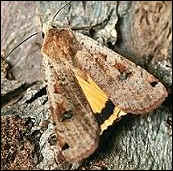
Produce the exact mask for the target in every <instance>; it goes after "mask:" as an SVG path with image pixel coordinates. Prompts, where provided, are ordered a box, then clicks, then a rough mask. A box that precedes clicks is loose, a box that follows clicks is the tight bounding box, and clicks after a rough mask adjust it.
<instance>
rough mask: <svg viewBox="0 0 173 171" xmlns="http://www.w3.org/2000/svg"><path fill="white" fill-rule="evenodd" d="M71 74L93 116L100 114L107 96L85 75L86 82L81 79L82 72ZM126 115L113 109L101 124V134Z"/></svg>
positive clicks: (116, 108) (75, 71)
mask: <svg viewBox="0 0 173 171" xmlns="http://www.w3.org/2000/svg"><path fill="white" fill-rule="evenodd" d="M73 72H74V73H75V76H76V78H77V80H78V82H79V85H80V87H81V88H82V90H83V92H84V94H85V96H86V98H87V100H88V102H89V104H90V106H91V109H92V110H93V112H94V113H95V114H101V111H102V109H104V107H105V105H106V102H107V101H108V97H107V95H106V94H105V93H104V91H103V90H101V88H100V87H99V86H98V85H97V84H96V83H95V82H94V81H93V80H92V79H91V77H89V76H88V75H87V80H86V79H84V78H82V72H81V71H79V70H76V69H74V70H73ZM123 115H126V113H125V112H123V111H122V110H121V109H120V108H118V107H115V108H114V112H113V114H112V115H111V116H110V117H109V118H108V119H107V120H105V121H104V122H103V123H102V124H101V126H100V127H101V134H102V133H103V131H104V130H106V129H107V128H108V126H110V125H112V124H113V122H114V121H115V120H116V119H117V118H119V117H120V116H123Z"/></svg>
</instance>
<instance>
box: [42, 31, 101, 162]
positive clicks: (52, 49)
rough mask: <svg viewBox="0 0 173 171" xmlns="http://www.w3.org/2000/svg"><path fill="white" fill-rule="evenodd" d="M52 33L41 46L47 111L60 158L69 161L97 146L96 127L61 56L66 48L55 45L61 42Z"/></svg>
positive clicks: (87, 105) (86, 154)
mask: <svg viewBox="0 0 173 171" xmlns="http://www.w3.org/2000/svg"><path fill="white" fill-rule="evenodd" d="M49 33H50V34H49ZM54 33H55V34H54ZM56 36H57V34H56V32H51V30H50V32H48V33H47V34H46V35H45V39H44V42H43V46H42V53H43V55H44V57H43V64H44V67H45V69H44V70H45V76H46V80H47V85H48V87H47V90H48V100H49V105H50V111H51V114H52V117H53V121H54V122H55V123H56V134H57V139H58V141H57V143H58V146H60V147H61V151H62V153H61V154H62V156H63V158H64V159H65V160H66V161H69V162H74V161H80V160H82V159H84V158H87V157H88V156H89V155H91V154H92V153H93V152H94V151H95V149H96V148H97V146H98V142H99V134H100V128H99V127H98V124H97V122H96V120H95V118H94V115H93V112H92V110H91V108H90V106H89V104H88V102H87V100H86V98H85V96H84V94H83V92H82V90H81V88H80V86H79V85H78V84H77V80H76V78H75V75H74V73H73V71H72V70H71V68H70V67H69V65H68V64H67V63H68V62H67V60H64V58H63V57H64V54H65V53H67V52H68V48H67V49H65V47H64V49H61V47H57V44H59V43H60V44H62V43H63V42H62V43H61V38H60V39H56ZM57 41H58V42H57ZM59 41H60V42H59ZM67 41H68V40H67ZM57 51H59V52H57ZM70 55H74V54H73V53H67V56H66V57H69V56H70Z"/></svg>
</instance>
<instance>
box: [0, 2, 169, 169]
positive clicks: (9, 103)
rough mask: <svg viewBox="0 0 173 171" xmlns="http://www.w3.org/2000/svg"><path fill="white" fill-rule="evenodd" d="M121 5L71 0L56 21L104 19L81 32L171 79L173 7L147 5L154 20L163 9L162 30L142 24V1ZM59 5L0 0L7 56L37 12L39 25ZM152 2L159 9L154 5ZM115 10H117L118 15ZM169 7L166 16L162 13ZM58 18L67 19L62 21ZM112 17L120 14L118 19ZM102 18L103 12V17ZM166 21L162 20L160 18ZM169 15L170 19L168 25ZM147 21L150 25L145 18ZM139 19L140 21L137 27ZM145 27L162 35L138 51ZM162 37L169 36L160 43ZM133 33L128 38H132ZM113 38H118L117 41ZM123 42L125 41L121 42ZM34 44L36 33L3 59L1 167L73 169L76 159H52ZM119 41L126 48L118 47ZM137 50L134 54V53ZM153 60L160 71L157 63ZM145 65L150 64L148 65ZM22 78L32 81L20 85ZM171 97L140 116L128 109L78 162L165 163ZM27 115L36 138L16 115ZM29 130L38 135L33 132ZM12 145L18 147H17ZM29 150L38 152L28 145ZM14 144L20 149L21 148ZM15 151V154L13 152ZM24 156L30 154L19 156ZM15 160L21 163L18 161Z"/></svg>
mask: <svg viewBox="0 0 173 171" xmlns="http://www.w3.org/2000/svg"><path fill="white" fill-rule="evenodd" d="M121 3H122V4H121ZM121 3H120V4H118V3H117V2H109V3H106V2H101V3H99V2H93V3H92V2H73V3H72V7H71V8H69V7H68V8H65V9H64V10H63V11H61V13H60V14H59V15H58V17H57V19H56V21H59V22H58V23H59V24H62V25H64V24H66V25H68V20H69V21H70V22H71V24H72V25H73V26H88V25H95V24H97V23H103V24H102V25H98V26H97V27H94V30H92V29H91V30H90V32H88V31H83V32H84V33H85V34H87V35H91V37H93V38H95V39H97V40H98V41H100V42H102V43H104V44H106V45H109V46H110V47H112V48H115V49H116V50H117V51H120V52H121V53H122V55H123V53H124V52H125V54H126V55H127V56H128V57H135V58H134V60H135V61H136V62H137V63H141V64H145V66H146V65H147V68H155V66H156V71H158V70H159V72H156V73H161V74H160V75H161V76H160V75H159V74H158V78H159V79H161V80H163V82H164V83H165V84H166V85H168V86H169V85H171V84H172V82H171V81H172V76H171V74H172V73H171V71H170V68H172V63H171V62H172V61H171V60H170V59H171V58H170V56H171V54H172V49H171V48H172V47H171V45H170V43H169V42H170V34H172V32H171V33H170V31H169V28H170V27H172V19H169V16H170V15H171V14H172V12H170V11H171V10H170V6H171V4H169V3H167V2H166V3H164V4H162V3H160V5H157V3H154V2H152V3H151V6H152V11H153V10H156V12H154V13H156V14H157V15H156V21H157V18H159V15H161V14H162V15H161V16H162V17H161V19H160V20H159V21H158V25H159V26H162V27H163V28H164V26H165V31H164V29H163V30H159V28H160V29H161V28H162V27H157V28H156V29H154V28H155V27H154V26H153V25H152V24H150V27H147V24H145V22H146V19H143V18H145V17H146V16H145V15H144V16H145V17H142V16H143V14H144V13H145V12H146V11H147V10H148V9H150V8H149V7H148V6H150V5H148V4H149V3H147V4H146V3H144V4H143V5H142V4H140V3H139V2H137V3H134V4H133V2H129V3H127V2H121ZM63 4H64V2H17V1H16V2H5V1H4V2H1V10H2V11H1V19H2V20H1V22H2V23H1V44H2V49H5V51H6V53H7V54H8V52H9V51H10V50H11V49H12V48H13V47H15V45H16V44H18V43H19V42H21V41H22V40H23V39H24V38H26V37H28V35H30V34H31V33H33V32H35V31H38V30H40V22H39V17H41V22H42V23H43V22H45V21H47V19H48V17H49V16H51V15H52V14H54V13H55V12H56V11H57V9H59V8H60V7H61V6H62V5H63ZM129 4H130V5H129ZM167 4H168V5H167ZM156 6H158V7H157V8H156ZM159 6H161V7H159ZM162 6H163V7H162ZM89 7H90V8H89ZM137 8H139V10H137ZM165 8H166V9H165ZM157 9H158V13H157ZM159 9H160V10H159ZM135 11H138V12H137V14H138V15H134V14H136V13H135ZM150 11H151V10H150ZM159 11H160V13H159ZM164 11H165V12H164ZM117 12H118V13H119V15H117ZM162 12H163V13H162ZM169 12H170V13H171V14H169ZM127 14H128V15H127ZM147 14H148V13H147ZM65 16H66V17H67V18H69V19H67V20H66V19H65ZM117 16H119V18H118V17H117ZM129 16H130V17H129ZM165 16H166V17H165ZM107 18H109V20H108V21H107ZM140 18H142V25H141V27H137V26H138V25H135V24H129V23H131V22H132V21H133V23H139V22H140V21H141V20H140ZM151 18H152V17H151ZM167 20H168V24H166V23H167ZM103 21H104V22H103ZM135 21H136V22H135ZM154 21H155V20H154ZM161 21H162V22H161ZM169 21H171V23H170V22H169ZM143 22H144V23H143ZM149 23H152V22H151V20H150V17H149ZM162 24H163V25H162ZM115 25H116V26H115ZM143 25H144V26H145V27H142V26H143ZM132 26H135V27H132ZM115 27H116V28H119V29H118V30H117V31H116V30H115V29H114V28H115ZM153 27H154V28H153ZM130 28H133V29H134V30H136V31H135V32H137V33H139V35H138V34H134V33H133V34H132V32H131V30H132V29H130ZM145 28H146V30H145ZM147 28H148V29H147ZM143 29H144V30H143ZM150 29H151V30H152V31H153V32H154V33H157V32H159V33H163V34H161V35H163V36H160V39H159V37H158V39H157V41H156V42H155V41H154V43H153V44H152V45H153V46H151V47H150V48H148V51H147V50H146V54H145V53H142V52H144V51H142V50H144V48H143V47H146V46H145V45H146V44H147V41H149V38H150V37H147V38H148V39H147V40H145V39H144V38H145V36H142V35H145V33H148V32H150ZM148 30H149V31H148ZM153 32H152V35H153V37H151V38H153V39H154V38H155V37H154V33H153ZM164 33H165V34H164ZM157 34H158V33H157ZM101 35H102V36H101ZM164 35H165V36H166V37H167V40H168V41H165V36H164ZM132 36H133V40H132V38H131V37H132ZM135 36H136V38H135ZM116 37H118V42H117V43H118V44H116V39H117V38H116ZM156 37H157V35H156ZM119 38H120V40H121V41H122V43H120V42H119V41H120V40H119ZM139 38H140V40H139ZM133 41H135V42H138V41H139V42H143V43H134V44H135V46H128V45H129V44H130V43H129V42H133ZM159 41H160V42H159ZM125 42H127V43H126V44H125ZM159 43H160V44H159ZM40 45H41V43H40V39H38V38H36V39H34V38H33V39H31V40H29V41H27V42H25V43H24V44H22V45H21V46H20V47H19V48H18V49H16V50H15V51H14V53H12V54H11V55H10V56H9V57H8V61H9V63H10V67H11V68H12V69H11V72H12V73H13V75H14V77H15V79H16V80H13V81H9V80H7V79H6V78H4V75H3V74H2V75H1V78H2V80H1V101H2V103H3V104H4V105H3V107H2V109H1V119H2V121H3V124H2V126H1V131H2V134H1V135H3V136H2V140H1V141H2V142H3V144H1V147H2V148H1V168H7V167H8V169H10V168H13V169H19V168H26V169H34V168H38V169H69V168H71V169H72V168H76V167H77V166H78V165H77V164H76V163H75V164H73V165H72V167H71V165H70V164H69V163H66V162H64V161H60V160H58V159H57V157H56V156H57V154H58V153H59V151H58V148H56V146H55V145H54V144H55V142H56V138H55V136H54V133H55V132H54V125H53V124H52V123H51V121H50V120H49V117H50V114H49V111H48V107H49V105H48V101H47V93H46V89H45V86H44V84H43V83H42V82H37V83H34V81H36V80H41V74H40V59H41V58H40V57H41V55H40ZM123 45H124V47H125V48H123ZM159 45H160V46H159ZM140 46H142V48H140ZM131 47H133V48H131ZM152 47H156V49H157V50H156V51H152V49H153V48H152ZM124 49H125V50H124ZM140 50H141V53H139V52H140ZM150 53H151V54H150ZM1 54H2V52H1ZM145 55H149V56H150V55H151V56H153V58H152V60H149V61H150V62H148V61H147V60H146V58H143V56H145ZM157 57H158V58H159V59H158V58H157ZM147 59H148V58H147ZM141 61H142V62H141ZM158 61H159V66H161V67H160V68H161V70H160V68H159V67H157V65H158ZM148 64H149V65H148ZM150 64H152V65H151V66H150ZM155 64H156V65H155ZM164 66H166V67H164ZM154 72H155V71H154ZM162 73H164V74H162ZM163 75H165V77H163ZM26 82H29V83H33V84H26ZM23 85H24V86H23ZM11 97H13V98H11ZM171 103H172V101H171V98H169V97H168V99H166V101H165V103H164V104H162V105H161V106H160V107H159V108H158V109H157V110H155V111H153V112H152V113H150V114H149V115H146V116H144V117H140V116H138V117H137V116H130V115H129V116H125V117H124V118H122V120H121V121H119V122H118V123H116V125H114V126H112V127H110V128H109V129H108V130H107V131H106V132H104V134H103V135H102V136H101V141H100V145H99V148H98V149H97V150H96V152H95V153H94V154H93V155H91V157H89V158H88V159H87V160H86V161H84V163H83V165H82V166H81V168H83V169H86V168H88V169H93V168H95V169H102V168H107V169H122V170H124V169H138V170H139V169H145V170H149V169H153V170H154V169H159V170H168V169H169V170H170V169H172V107H171ZM14 115H19V117H20V118H21V119H19V118H18V119H15V117H14ZM28 117H31V118H32V119H33V120H34V122H33V124H32V128H31V131H30V134H31V135H34V137H35V136H36V139H35V140H34V138H32V139H27V138H28V137H27V136H26V137H25V136H24V133H25V128H26V127H27V126H28V124H29V123H26V125H25V124H24V121H23V118H28ZM7 120H10V123H12V124H11V125H10V126H9V127H7V125H6V123H7ZM47 121H48V122H47ZM15 125H16V126H15ZM20 126H21V128H20ZM16 127H17V129H18V130H19V132H22V133H23V134H22V137H25V138H26V139H25V138H24V139H23V138H16V137H15V134H17V132H18V131H17V130H16ZM10 130H11V131H12V132H14V133H15V134H14V136H13V135H12V134H11V133H8V132H9V131H10ZM15 130H16V131H15ZM35 131H36V132H37V133H38V136H37V133H36V132H35ZM34 132H35V133H34ZM32 133H33V134H32ZM35 134H36V135H35ZM54 141H55V142H54ZM8 142H9V143H12V144H13V145H12V146H11V148H12V149H11V151H10V150H8V148H7V149H6V147H5V146H4V145H5V144H8ZM21 144H22V145H21ZM35 146H36V147H37V148H36V147H35ZM13 147H15V148H16V149H17V152H16V151H15V150H14V148H13ZM35 148H36V149H39V150H38V151H37V150H33V149H35ZM18 149H20V151H19V150H18ZM21 151H22V153H20V152H21ZM31 153H32V155H31ZM8 154H9V155H11V154H15V155H14V156H13V157H12V158H11V160H8V162H9V164H6V166H5V165H2V163H4V162H5V163H7V159H8V157H7V156H8ZM26 154H27V156H31V157H28V158H27V159H26ZM21 159H23V160H21ZM25 159H26V160H25ZM33 159H34V162H33ZM21 161H23V162H22V163H21ZM35 161H36V162H35Z"/></svg>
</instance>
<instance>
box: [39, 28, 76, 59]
mask: <svg viewBox="0 0 173 171" xmlns="http://www.w3.org/2000/svg"><path fill="white" fill-rule="evenodd" d="M77 49H78V42H77V40H76V38H75V36H74V35H73V33H72V31H70V30H69V29H57V28H52V29H49V30H48V32H47V33H46V37H45V39H44V42H43V47H42V52H43V53H46V55H47V56H49V57H51V58H61V57H62V58H67V59H68V60H69V58H71V57H74V56H75V54H76V53H77Z"/></svg>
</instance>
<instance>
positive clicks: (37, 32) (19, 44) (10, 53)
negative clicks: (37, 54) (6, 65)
mask: <svg viewBox="0 0 173 171" xmlns="http://www.w3.org/2000/svg"><path fill="white" fill-rule="evenodd" d="M36 34H38V32H37V33H34V34H32V35H31V36H29V37H27V38H26V39H24V40H23V41H22V42H21V43H19V44H18V45H17V46H16V47H14V48H13V49H12V50H11V51H10V52H9V54H8V55H7V56H6V57H5V58H6V59H7V57H8V56H10V55H11V53H12V52H13V51H14V50H15V49H16V48H18V47H19V46H20V45H21V44H22V43H24V42H25V41H27V40H28V39H30V38H31V37H33V36H35V35H36Z"/></svg>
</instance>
